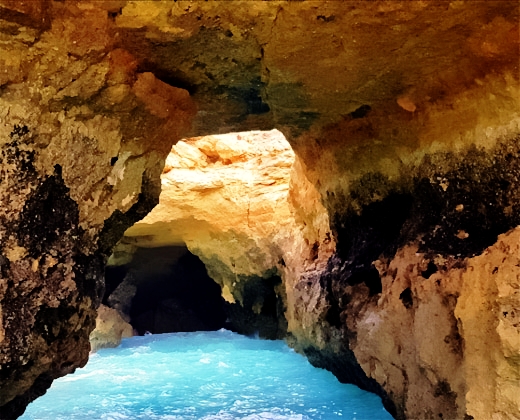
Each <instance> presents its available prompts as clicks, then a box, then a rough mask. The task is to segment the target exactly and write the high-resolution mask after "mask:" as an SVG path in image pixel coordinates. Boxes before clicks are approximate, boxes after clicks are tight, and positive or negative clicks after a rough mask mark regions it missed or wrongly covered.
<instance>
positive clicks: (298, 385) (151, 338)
mask: <svg viewBox="0 0 520 420" xmlns="http://www.w3.org/2000/svg"><path fill="white" fill-rule="evenodd" d="M354 417H356V418H358V419H363V420H371V419H372V420H390V419H391V418H392V417H391V416H390V414H388V412H386V411H385V410H384V409H383V406H382V404H381V400H380V398H379V397H377V396H376V395H373V394H370V393H367V392H364V391H362V390H360V389H359V388H357V387H355V386H353V385H345V384H340V383H339V382H338V381H337V379H336V378H335V377H334V376H333V375H332V374H331V373H330V372H327V371H325V370H322V369H316V368H313V367H312V366H311V365H310V364H309V362H308V361H307V359H305V358H304V357H303V356H301V355H299V354H298V353H296V352H294V351H293V350H292V349H290V348H289V347H287V345H285V344H284V343H283V342H281V341H266V340H258V339H255V338H248V337H244V336H240V335H238V334H234V333H231V332H229V331H226V330H220V331H215V332H198V333H176V334H161V335H148V336H145V337H132V338H130V339H125V340H123V343H122V345H121V346H120V347H119V348H117V349H102V350H99V352H98V353H96V354H95V355H92V356H91V358H90V361H89V362H88V363H87V365H86V366H85V367H84V368H83V369H78V370H77V371H76V373H74V374H73V375H69V376H66V377H64V378H61V379H58V380H56V381H55V382H54V383H53V385H52V387H51V389H50V390H49V391H48V392H47V394H46V395H45V396H43V397H41V398H39V399H38V400H36V401H35V402H33V403H31V404H30V405H29V407H28V408H27V411H26V413H25V414H24V415H23V416H22V417H21V419H22V420H62V419H63V420H96V419H102V420H126V419H132V420H134V419H135V420H141V419H142V420H313V419H324V420H329V419H338V418H342V419H343V418H348V419H353V418H354Z"/></svg>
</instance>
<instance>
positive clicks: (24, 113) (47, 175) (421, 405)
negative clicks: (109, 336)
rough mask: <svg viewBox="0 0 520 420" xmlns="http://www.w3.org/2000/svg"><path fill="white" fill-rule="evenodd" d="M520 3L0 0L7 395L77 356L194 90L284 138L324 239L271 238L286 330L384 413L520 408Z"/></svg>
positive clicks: (210, 114) (308, 219)
mask: <svg viewBox="0 0 520 420" xmlns="http://www.w3.org/2000/svg"><path fill="white" fill-rule="evenodd" d="M518 9H519V5H518V2H517V1H496V2H495V1H494V2H464V1H449V2H437V1H417V2H399V1H392V2H385V1H380V2H379V1H376V2H373V1H370V2H363V1H359V2H324V3H318V2H310V1H309V2H307V1H303V2H277V1H272V2H249V3H248V4H247V7H240V8H239V7H237V5H236V4H235V3H234V2H218V1H215V2H168V1H158V2H140V1H135V2H132V1H98V2H72V1H64V2H62V1H50V0H41V1H33V2H14V1H10V0H1V1H0V19H2V20H1V22H0V42H1V44H0V48H1V50H0V122H1V124H0V141H1V143H2V149H1V153H2V163H1V171H2V172H1V176H2V183H1V184H0V199H1V206H0V209H1V210H0V234H1V237H0V254H1V257H0V263H1V270H2V271H1V274H2V280H1V283H0V305H1V317H0V320H1V321H0V322H1V326H0V367H1V368H2V369H1V370H0V389H1V390H2V392H1V393H0V407H1V408H0V410H1V411H0V417H6V418H10V417H14V416H15V415H17V414H18V413H20V412H21V410H23V407H24V405H25V404H26V403H27V402H28V401H30V400H31V399H33V398H35V397H36V396H37V395H39V394H41V393H42V392H44V389H45V388H46V387H47V386H48V385H49V384H50V382H51V381H52V379H53V378H55V377H57V376H59V375H62V374H65V373H66V372H68V371H70V370H72V369H73V368H74V367H75V366H78V365H80V364H82V363H84V361H85V360H86V356H87V353H88V341H87V339H88V333H89V332H90V329H91V328H92V327H93V324H94V310H95V308H96V306H97V304H98V302H99V294H100V290H101V289H102V278H101V275H102V271H103V264H104V260H105V258H106V256H107V255H108V254H109V253H110V251H111V248H112V245H113V244H114V243H115V242H116V241H117V240H118V239H120V237H121V236H122V232H123V231H124V229H126V228H127V227H128V226H129V225H130V224H132V223H133V222H134V221H135V220H136V219H137V218H139V217H141V216H144V214H145V213H147V212H148V211H149V210H150V208H151V207H152V206H153V204H154V203H155V202H156V199H157V196H158V193H159V191H158V186H159V183H158V181H159V175H160V173H161V171H162V164H163V160H164V157H165V156H166V154H167V153H168V152H169V150H170V147H171V144H172V143H174V142H175V140H176V139H177V138H179V135H180V132H181V131H182V129H183V128H185V127H187V124H186V123H188V122H189V116H190V115H191V112H192V108H191V105H190V103H189V100H188V94H190V97H191V100H192V101H193V102H195V103H196V105H197V112H196V114H195V116H194V119H193V124H191V126H190V129H189V135H190V136H192V137H195V136H200V135H205V134H216V133H222V132H233V131H240V130H249V129H272V128H273V127H275V128H277V129H279V130H281V131H282V132H283V133H284V135H285V136H286V138H287V139H288V141H289V143H290V144H291V146H292V148H293V150H294V152H295V154H296V156H297V160H296V164H295V165H296V166H295V168H296V169H295V170H297V171H300V172H301V174H302V175H304V176H302V177H294V181H293V182H294V183H295V188H292V189H291V191H292V192H291V193H290V199H291V200H294V202H295V203H298V204H297V205H292V208H293V210H292V211H293V212H294V215H295V217H296V220H297V224H298V225H299V226H300V227H301V226H303V227H304V228H303V229H304V234H303V237H305V238H307V239H308V240H309V245H310V249H311V250H312V249H315V251H313V252H314V254H312V256H313V255H318V256H323V259H320V258H321V257H318V259H317V261H319V264H316V261H315V260H314V259H313V258H309V257H311V254H305V253H304V252H303V251H305V250H306V249H308V248H304V249H303V251H302V254H297V253H296V254H295V255H296V256H295V260H294V261H286V260H285V259H284V264H285V265H286V268H284V270H285V272H287V273H288V272H290V270H293V271H294V273H293V274H292V275H290V276H289V275H287V279H282V281H284V283H283V285H284V289H285V290H286V291H288V292H287V296H286V297H285V298H284V299H285V302H286V307H287V310H286V314H287V320H288V321H289V324H288V329H289V331H290V332H291V334H292V337H294V345H295V346H296V347H297V348H299V349H300V350H301V351H303V352H305V353H306V354H307V355H308V357H309V358H310V359H311V360H312V361H313V362H314V363H316V364H318V365H321V366H326V367H328V368H329V369H331V370H333V371H334V372H335V373H336V375H337V376H338V377H339V378H341V379H342V380H346V381H353V382H356V383H358V384H360V385H361V386H363V387H365V388H368V389H372V390H375V391H377V392H379V393H380V394H381V395H382V396H383V397H384V398H385V402H386V404H387V407H388V408H389V409H390V410H391V411H392V413H393V414H394V415H395V416H396V417H397V418H411V419H412V418H439V417H442V418H476V419H488V418H497V419H502V418H504V419H507V418H515V417H520V414H519V411H520V409H519V407H518V400H517V398H516V395H518V376H517V375H518V371H519V370H518V363H519V355H518V348H519V347H520V346H518V345H517V344H518V341H519V332H518V328H519V324H518V319H517V313H518V307H519V306H520V305H519V303H518V300H519V298H518V290H519V289H518V277H517V275H516V271H515V270H516V268H515V267H516V264H517V262H516V255H517V254H516V253H517V247H516V243H517V239H516V238H517V232H516V230H514V228H515V227H516V226H517V225H518V224H519V220H518V214H519V212H518V208H517V207H518V188H519V182H518V177H519V168H518V161H519V159H518V156H519V150H518V140H519V137H520V122H519V121H520V103H519V99H518V98H520V87H519V69H518V63H519V60H520V57H519V30H518V21H519V10H518ZM183 89H184V90H183ZM300 182H303V184H301V185H300V184H299V183H300ZM305 185H311V186H312V188H307V187H306V186H305ZM307 194H310V195H311V196H313V197H316V200H314V199H308V198H306V197H307ZM306 203H312V204H311V205H307V204H306ZM316 203H317V204H316ZM319 205H323V206H324V208H325V209H326V215H327V217H328V219H329V220H330V230H331V232H332V235H331V237H330V238H328V237H327V236H326V232H327V231H328V229H329V227H327V228H322V226H323V223H325V220H324V219H323V218H320V217H321V216H319V214H321V213H320V212H317V211H316V209H317V208H319ZM305 229H307V230H306V231H305ZM232 239H233V238H232V237H230V238H229V240H230V242H229V243H230V244H232V242H231V240H232ZM303 243H305V241H304V242H303ZM315 243H316V244H317V245H316V246H315V247H314V244H315ZM334 244H335V245H336V246H335V247H334ZM306 246H307V244H306ZM238 251H240V250H238ZM296 251H298V250H296ZM278 253H279V251H278V250H275V251H273V253H272V254H269V255H278ZM331 253H332V254H333V255H332V256H331V257H330V258H328V255H330V254H331ZM325 256H327V257H325ZM327 258H328V259H327ZM248 264H249V263H248ZM275 265H276V266H277V267H278V263H277V262H276V263H275ZM280 265H281V264H280ZM230 274H234V273H230ZM222 278H223V279H224V277H222ZM226 281H227V280H221V283H222V284H224V283H225V282H226ZM232 286H233V284H232V283H231V288H229V286H228V288H229V294H230V295H232V296H236V297H238V296H239V295H240V290H239V289H237V290H235V289H234V288H233V287H232Z"/></svg>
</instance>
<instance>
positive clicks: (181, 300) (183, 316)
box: [102, 246, 287, 339]
mask: <svg viewBox="0 0 520 420" xmlns="http://www.w3.org/2000/svg"><path fill="white" fill-rule="evenodd" d="M105 281H106V286H105V295H104V297H103V302H102V303H103V304H104V305H106V306H109V307H112V308H114V309H116V310H118V312H119V313H120V314H121V315H122V317H123V318H124V319H125V320H126V321H128V322H129V323H130V325H131V326H132V328H133V329H134V334H138V335H143V334H145V333H152V334H162V333H169V332H193V331H216V330H219V329H221V328H225V329H228V330H230V331H233V332H237V333H239V334H243V335H248V336H256V337H260V338H266V339H281V338H283V337H284V336H285V334H286V331H287V322H286V320H285V316H284V312H285V307H284V305H283V299H282V298H281V297H280V296H278V294H277V293H276V291H275V288H276V287H277V285H279V284H281V279H280V278H279V277H278V276H273V277H270V278H260V277H258V278H254V279H248V280H247V281H246V282H244V284H245V286H244V288H243V290H241V294H242V296H243V302H235V303H229V302H227V301H225V300H224V298H223V297H222V295H221V288H220V286H219V285H218V284H217V283H216V282H215V281H214V280H213V279H212V278H211V277H209V275H208V273H207V271H206V267H205V265H204V263H203V262H202V261H201V260H200V259H199V258H198V257H197V256H195V255H193V254H192V253H191V252H189V250H188V248H186V247H185V246H171V247H159V248H138V249H137V251H136V252H135V254H134V255H133V256H132V260H131V262H130V263H127V264H125V265H119V266H107V268H106V271H105ZM259 303H260V306H258V304H259ZM258 308H260V309H259V310H258Z"/></svg>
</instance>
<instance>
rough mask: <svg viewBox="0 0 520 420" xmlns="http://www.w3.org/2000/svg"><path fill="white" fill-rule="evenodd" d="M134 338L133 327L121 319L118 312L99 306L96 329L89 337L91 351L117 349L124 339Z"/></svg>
mask: <svg viewBox="0 0 520 420" xmlns="http://www.w3.org/2000/svg"><path fill="white" fill-rule="evenodd" d="M132 336H133V330H132V326H131V325H130V324H129V323H128V322H126V321H125V320H124V319H123V318H122V317H121V315H120V314H119V312H118V311H117V310H115V309H113V308H109V307H108V306H105V305H99V308H98V309H97V318H96V328H95V329H94V331H92V332H91V333H90V336H89V340H90V347H91V349H90V350H91V351H96V350H99V349H103V348H107V347H108V348H110V347H117V346H118V345H119V344H120V343H121V340H122V339H123V338H127V337H132Z"/></svg>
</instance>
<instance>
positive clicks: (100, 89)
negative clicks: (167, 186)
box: [0, 2, 193, 419]
mask: <svg viewBox="0 0 520 420" xmlns="http://www.w3.org/2000/svg"><path fill="white" fill-rule="evenodd" d="M98 6H99V7H98ZM98 6H96V5H87V4H73V3H59V2H52V3H48V2H41V3H40V2H28V3H23V4H22V3H19V2H2V3H0V19H2V20H1V21H0V28H1V29H0V74H2V76H0V178H1V183H0V390H1V392H0V418H7V419H12V418H16V417H17V416H19V415H20V414H21V413H22V412H23V410H24V409H25V406H26V405H27V404H28V403H29V402H30V401H32V400H33V399H34V398H36V397H38V396H40V395H42V394H43V393H44V392H45V390H46V389H47V388H48V387H49V386H50V384H51V382H52V380H53V379H55V378H57V377H59V376H63V375H65V374H67V373H70V372H72V371H73V370H74V369H75V368H76V367H78V366H82V365H84V364H85V363H86V361H87V358H88V353H89V350H90V346H89V342H88V336H89V333H90V331H91V330H92V329H93V328H94V323H95V319H96V308H97V306H98V305H99V303H100V299H101V296H102V293H103V289H104V279H103V273H104V265H105V262H106V259H107V258H108V256H109V254H110V251H111V249H112V247H113V246H114V244H115V243H116V242H117V241H118V240H119V239H120V237H121V236H122V234H123V232H124V230H125V229H126V228H127V227H128V226H130V225H131V224H132V223H134V222H135V221H136V220H139V218H142V217H143V216H144V215H145V214H146V213H148V212H149V211H150V210H151V209H152V208H153V206H154V205H155V204H156V202H157V200H158V195H159V191H160V179H159V176H160V172H161V168H162V165H163V162H164V158H165V157H166V154H167V152H168V150H169V149H170V147H171V144H172V143H174V142H175V141H176V140H177V139H178V137H180V133H181V132H182V130H185V129H186V128H187V127H188V126H189V123H190V118H191V115H192V114H193V107H192V104H191V102H190V99H189V94H188V92H186V91H185V90H183V89H180V88H175V87H172V86H169V85H166V84H165V83H163V82H161V81H159V80H158V79H157V78H156V77H155V76H154V75H152V74H151V73H146V72H139V71H137V69H136V65H135V63H136V61H135V59H134V58H133V57H132V55H131V54H130V53H128V52H126V51H122V50H116V49H114V47H113V44H112V42H111V35H110V34H109V30H108V24H109V15H108V12H107V10H106V8H105V6H106V5H105V4H101V3H99V4H98ZM161 104H163V105H164V104H166V105H167V106H166V107H161V110H157V109H156V108H154V107H157V106H158V105H161ZM165 109H167V110H168V111H165Z"/></svg>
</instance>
